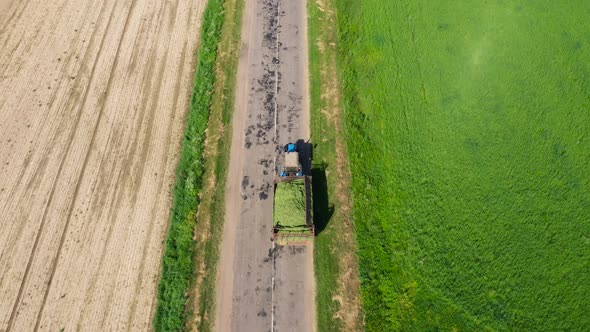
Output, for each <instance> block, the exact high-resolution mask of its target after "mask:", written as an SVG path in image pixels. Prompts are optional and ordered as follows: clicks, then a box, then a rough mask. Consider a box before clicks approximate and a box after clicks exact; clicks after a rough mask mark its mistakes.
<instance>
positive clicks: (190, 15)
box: [0, 0, 205, 331]
mask: <svg viewBox="0 0 590 332" xmlns="http://www.w3.org/2000/svg"><path fill="white" fill-rule="evenodd" d="M204 2H205V1H203V0H186V1H183V0H175V1H167V2H164V1H157V0H135V1H134V0H127V1H115V0H100V1H96V0H81V1H67V0H58V1H41V0H30V1H24V0H12V1H11V0H0V140H1V144H0V294H2V296H1V297H0V331H4V330H14V331H30V330H33V329H42V330H52V331H59V330H60V329H65V330H72V329H76V328H84V329H93V330H99V329H100V330H124V329H140V330H145V329H147V328H149V327H150V326H151V319H152V316H153V312H154V308H155V299H156V297H155V292H156V290H157V287H156V286H157V280H158V276H159V272H160V261H161V253H162V247H163V241H164V238H165V232H166V228H167V224H168V215H169V209H170V204H171V194H170V189H171V186H172V183H173V180H174V171H175V166H176V162H177V158H178V150H179V148H180V140H181V137H182V131H183V121H184V118H185V114H186V110H187V104H188V100H189V93H190V88H191V80H192V73H193V68H194V60H195V59H194V53H195V50H196V46H197V45H196V44H197V41H198V31H199V21H200V17H201V12H202V10H203V5H204Z"/></svg>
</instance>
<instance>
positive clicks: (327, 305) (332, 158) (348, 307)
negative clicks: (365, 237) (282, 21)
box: [308, 0, 363, 331]
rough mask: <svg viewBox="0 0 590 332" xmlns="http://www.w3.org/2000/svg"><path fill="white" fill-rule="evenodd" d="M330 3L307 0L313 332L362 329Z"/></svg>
mask: <svg viewBox="0 0 590 332" xmlns="http://www.w3.org/2000/svg"><path fill="white" fill-rule="evenodd" d="M335 18H336V15H335V10H334V2H333V0H323V1H308V37H309V72H310V112H311V114H310V115H311V123H310V127H311V128H310V129H311V142H312V143H313V145H314V150H313V162H314V165H313V168H312V181H313V183H312V188H313V215H314V223H315V227H316V233H317V236H316V238H315V241H314V250H315V255H314V264H315V267H314V268H315V274H316V302H317V304H316V308H317V324H318V326H317V327H318V331H358V330H362V329H363V325H362V323H363V322H362V315H361V305H360V289H359V283H358V258H357V256H356V246H355V237H354V226H353V224H352V215H351V212H352V201H351V196H350V173H349V169H348V167H349V166H348V160H347V157H346V155H347V153H346V147H345V137H344V135H343V133H342V129H343V128H342V125H343V123H342V121H341V117H342V113H341V107H342V106H341V99H340V87H339V85H338V75H337V72H336V61H337V48H336V45H337V30H336V20H335Z"/></svg>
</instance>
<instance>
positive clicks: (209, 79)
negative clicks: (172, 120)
mask: <svg viewBox="0 0 590 332" xmlns="http://www.w3.org/2000/svg"><path fill="white" fill-rule="evenodd" d="M225 2H226V1H224V0H209V1H208V3H207V7H206V8H205V11H204V13H203V21H202V26H201V34H200V47H199V51H198V64H197V69H196V72H195V80H194V84H193V94H192V97H191V101H190V106H189V112H188V115H187V120H186V121H187V124H186V129H185V135H184V139H183V142H182V149H181V152H180V160H179V163H178V167H177V170H176V183H175V186H174V198H173V205H172V209H171V216H170V226H169V229H168V236H167V239H166V245H165V249H164V256H163V259H162V273H161V277H160V283H159V286H158V304H157V308H156V314H155V317H154V329H155V330H156V331H180V330H182V329H183V328H185V326H186V324H187V316H188V315H187V310H186V304H187V294H188V293H189V289H190V287H191V286H192V285H193V276H194V267H195V264H194V263H195V252H196V251H195V248H196V246H195V241H194V240H195V239H196V238H195V237H194V236H193V234H194V233H198V232H195V226H197V225H198V226H200V225H201V222H200V220H199V219H198V218H196V216H197V208H198V206H199V201H200V197H199V193H200V192H201V188H202V185H203V174H204V173H205V168H206V166H207V163H206V162H204V159H203V156H204V154H203V153H204V147H205V144H204V141H205V132H206V128H207V125H208V122H209V115H210V111H211V110H212V108H211V106H212V99H213V95H214V91H215V87H216V79H217V76H218V75H217V74H218V73H217V72H216V68H217V65H216V64H217V60H218V45H219V43H220V40H221V32H222V27H223V23H224V19H225V12H224V3H225ZM197 228H198V227H197ZM208 251H211V250H208ZM198 254H202V253H200V252H199V253H198ZM205 255H207V251H206V252H205Z"/></svg>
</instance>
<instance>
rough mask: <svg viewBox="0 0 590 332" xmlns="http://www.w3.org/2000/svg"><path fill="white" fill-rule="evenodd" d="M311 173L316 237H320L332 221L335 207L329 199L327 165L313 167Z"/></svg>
mask: <svg viewBox="0 0 590 332" xmlns="http://www.w3.org/2000/svg"><path fill="white" fill-rule="evenodd" d="M302 165H303V164H302ZM310 171H311V191H312V193H313V194H312V199H313V223H314V225H315V235H318V234H320V233H321V232H322V231H323V230H324V229H325V228H326V226H327V225H328V222H329V221H330V219H332V216H333V215H334V205H330V201H329V197H328V180H327V178H326V164H318V165H313V167H311V169H310Z"/></svg>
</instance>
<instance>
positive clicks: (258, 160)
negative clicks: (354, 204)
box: [216, 0, 316, 331]
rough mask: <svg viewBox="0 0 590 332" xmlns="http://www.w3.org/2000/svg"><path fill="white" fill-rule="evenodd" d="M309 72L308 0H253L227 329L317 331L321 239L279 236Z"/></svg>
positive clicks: (232, 204)
mask: <svg viewBox="0 0 590 332" xmlns="http://www.w3.org/2000/svg"><path fill="white" fill-rule="evenodd" d="M307 79H308V75H307V30H306V1H300V0H246V7H245V13H244V20H243V31H242V48H241V53H240V60H239V68H238V85H237V92H236V108H235V111H234V119H233V138H232V148H231V158H230V167H229V174H228V188H227V192H226V221H225V224H224V234H223V244H222V252H221V259H220V268H219V278H218V280H219V282H218V285H219V286H218V292H217V294H218V301H217V315H216V329H217V330H218V331H314V330H315V325H316V322H315V312H316V310H315V283H314V282H315V281H314V274H313V247H312V245H308V246H297V247H276V248H275V247H273V243H272V242H271V236H272V207H273V204H272V202H273V180H274V176H275V170H276V164H277V163H276V160H280V153H281V147H282V146H284V145H285V144H286V143H289V142H296V141H298V140H301V139H303V140H307V139H308V138H309V102H308V81H307ZM277 157H278V158H277Z"/></svg>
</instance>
